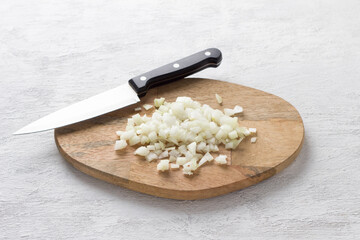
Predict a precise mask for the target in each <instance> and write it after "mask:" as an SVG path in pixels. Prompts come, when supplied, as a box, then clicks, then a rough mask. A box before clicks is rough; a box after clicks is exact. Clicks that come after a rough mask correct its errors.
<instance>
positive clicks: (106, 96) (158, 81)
mask: <svg viewBox="0 0 360 240" xmlns="http://www.w3.org/2000/svg"><path fill="white" fill-rule="evenodd" d="M221 60H222V54H221V52H220V50H219V49H217V48H209V49H205V50H203V51H200V52H197V53H195V54H192V55H190V56H188V57H185V58H182V59H180V60H177V61H174V62H171V63H169V64H167V65H164V66H162V67H159V68H156V69H154V70H152V71H149V72H146V73H144V74H141V75H139V76H137V77H134V78H132V79H130V80H129V81H128V83H125V84H123V85H120V86H118V87H116V88H114V89H111V90H108V91H106V92H103V93H100V94H98V95H95V96H93V97H90V98H88V99H85V100H83V101H81V102H78V103H75V104H72V105H70V106H68V107H65V108H63V109H60V110H58V111H56V112H54V113H51V114H49V115H47V116H45V117H43V118H40V119H39V120H37V121H35V122H32V123H30V124H29V125H27V126H25V127H23V128H21V129H20V130H18V131H16V132H15V133H14V134H26V133H33V132H40V131H45V130H50V129H54V128H58V127H63V126H66V125H69V124H72V123H76V122H80V121H83V120H86V119H90V118H93V117H96V116H99V115H102V114H105V113H108V112H111V111H114V110H117V109H120V108H123V107H126V106H128V105H132V104H135V103H137V102H140V99H139V97H143V96H145V95H146V92H147V90H148V89H150V88H152V87H155V86H158V85H162V84H166V83H170V82H172V81H175V80H179V79H182V78H184V77H186V76H189V75H191V74H193V73H196V72H199V71H201V70H203V69H205V68H208V67H218V66H219V65H220V63H221Z"/></svg>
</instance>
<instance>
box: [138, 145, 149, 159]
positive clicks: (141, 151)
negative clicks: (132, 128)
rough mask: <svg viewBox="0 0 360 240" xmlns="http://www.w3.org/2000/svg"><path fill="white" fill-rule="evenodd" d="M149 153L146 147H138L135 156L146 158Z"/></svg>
mask: <svg viewBox="0 0 360 240" xmlns="http://www.w3.org/2000/svg"><path fill="white" fill-rule="evenodd" d="M149 153H150V151H149V149H147V148H146V147H143V146H141V147H139V148H138V149H136V150H135V154H136V155H140V156H144V157H145V156H146V155H148V154H149Z"/></svg>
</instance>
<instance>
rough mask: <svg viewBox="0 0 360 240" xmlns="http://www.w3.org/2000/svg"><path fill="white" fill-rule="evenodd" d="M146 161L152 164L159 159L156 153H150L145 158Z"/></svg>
mask: <svg viewBox="0 0 360 240" xmlns="http://www.w3.org/2000/svg"><path fill="white" fill-rule="evenodd" d="M145 159H146V160H147V161H148V162H151V161H152V160H155V159H158V155H157V154H156V153H154V152H150V153H149V154H148V155H146V156H145Z"/></svg>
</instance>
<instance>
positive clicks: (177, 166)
mask: <svg viewBox="0 0 360 240" xmlns="http://www.w3.org/2000/svg"><path fill="white" fill-rule="evenodd" d="M170 167H171V169H178V168H180V166H179V164H176V163H170Z"/></svg>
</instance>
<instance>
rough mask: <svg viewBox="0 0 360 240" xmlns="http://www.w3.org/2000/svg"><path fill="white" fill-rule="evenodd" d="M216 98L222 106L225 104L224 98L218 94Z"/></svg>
mask: <svg viewBox="0 0 360 240" xmlns="http://www.w3.org/2000/svg"><path fill="white" fill-rule="evenodd" d="M215 98H216V101H217V102H218V103H219V104H220V105H221V104H222V102H223V100H222V97H220V95H219V94H217V93H216V94H215Z"/></svg>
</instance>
